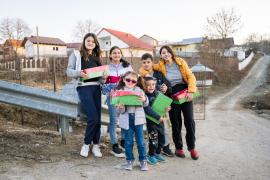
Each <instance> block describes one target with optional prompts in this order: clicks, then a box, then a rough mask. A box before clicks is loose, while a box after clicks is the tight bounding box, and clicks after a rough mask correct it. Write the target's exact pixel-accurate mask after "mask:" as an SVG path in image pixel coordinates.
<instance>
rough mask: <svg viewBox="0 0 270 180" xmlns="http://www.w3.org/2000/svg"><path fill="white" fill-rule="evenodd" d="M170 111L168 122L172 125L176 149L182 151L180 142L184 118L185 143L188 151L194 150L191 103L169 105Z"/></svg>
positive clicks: (193, 123)
mask: <svg viewBox="0 0 270 180" xmlns="http://www.w3.org/2000/svg"><path fill="white" fill-rule="evenodd" d="M171 108H172V109H171V110H170V112H169V115H170V120H171V124H172V136H173V142H174V144H175V148H176V149H183V141H182V135H181V130H182V116H181V113H183V116H184V124H185V128H186V142H187V146H188V150H191V149H194V148H195V140H196V138H195V121H194V119H193V104H192V102H186V103H183V104H181V105H180V104H174V103H172V104H171Z"/></svg>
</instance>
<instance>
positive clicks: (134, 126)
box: [116, 71, 149, 171]
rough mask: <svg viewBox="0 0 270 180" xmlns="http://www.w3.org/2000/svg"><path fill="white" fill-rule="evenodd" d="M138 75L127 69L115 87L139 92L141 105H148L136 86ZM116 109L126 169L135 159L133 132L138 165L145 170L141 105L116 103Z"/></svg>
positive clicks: (130, 166)
mask: <svg viewBox="0 0 270 180" xmlns="http://www.w3.org/2000/svg"><path fill="white" fill-rule="evenodd" d="M137 81H138V75H137V74H136V73H135V72H133V71H129V72H127V73H126V74H124V76H123V77H122V78H121V80H120V82H119V84H118V87H117V89H122V90H127V91H134V92H136V93H139V94H141V96H140V97H139V101H141V102H143V107H146V106H148V104H149V102H148V98H147V97H146V96H145V94H144V92H143V90H142V89H140V88H139V87H138V86H137ZM116 107H117V110H118V112H119V113H120V116H119V126H120V127H121V128H122V129H123V131H124V134H125V153H126V160H127V164H126V165H125V167H124V168H125V169H126V170H132V168H133V162H134V160H135V158H134V155H133V139H134V137H133V136H134V134H135V138H136V143H137V148H138V154H139V161H140V167H141V170H142V171H147V170H148V166H147V161H146V145H145V142H144V135H143V125H144V124H145V122H146V121H145V113H144V109H143V107H142V106H124V105H121V104H120V105H117V106H116Z"/></svg>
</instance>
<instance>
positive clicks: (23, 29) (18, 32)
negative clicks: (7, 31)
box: [13, 18, 31, 40]
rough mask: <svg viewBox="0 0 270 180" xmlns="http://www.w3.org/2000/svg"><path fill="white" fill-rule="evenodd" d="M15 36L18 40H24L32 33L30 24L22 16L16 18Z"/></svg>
mask: <svg viewBox="0 0 270 180" xmlns="http://www.w3.org/2000/svg"><path fill="white" fill-rule="evenodd" d="M13 26H14V37H15V39H16V40H22V39H23V38H24V37H27V36H29V35H30V34H31V30H30V28H29V27H28V25H27V24H26V23H25V22H24V21H23V20H22V19H20V18H17V19H14V24H13Z"/></svg>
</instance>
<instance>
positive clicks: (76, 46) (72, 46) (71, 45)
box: [67, 43, 82, 56]
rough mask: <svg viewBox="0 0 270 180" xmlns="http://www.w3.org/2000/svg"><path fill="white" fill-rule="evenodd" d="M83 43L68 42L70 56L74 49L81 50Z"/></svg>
mask: <svg viewBox="0 0 270 180" xmlns="http://www.w3.org/2000/svg"><path fill="white" fill-rule="evenodd" d="M81 45H82V43H67V55H68V56H69V55H70V54H71V53H72V52H73V51H74V50H80V49H81Z"/></svg>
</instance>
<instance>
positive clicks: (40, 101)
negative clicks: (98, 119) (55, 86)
mask: <svg viewBox="0 0 270 180" xmlns="http://www.w3.org/2000/svg"><path fill="white" fill-rule="evenodd" d="M0 102H3V103H8V104H13V105H17V106H22V107H27V108H31V109H35V110H40V111H45V112H49V113H54V114H59V115H61V116H65V117H70V118H76V117H77V116H78V103H79V102H78V100H77V99H75V98H73V97H70V96H65V95H63V94H60V93H54V92H52V91H48V90H45V89H39V88H34V87H29V86H24V85H20V84H16V83H11V82H5V81H0Z"/></svg>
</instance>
